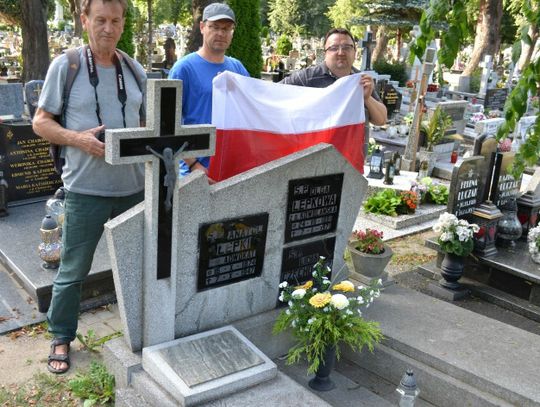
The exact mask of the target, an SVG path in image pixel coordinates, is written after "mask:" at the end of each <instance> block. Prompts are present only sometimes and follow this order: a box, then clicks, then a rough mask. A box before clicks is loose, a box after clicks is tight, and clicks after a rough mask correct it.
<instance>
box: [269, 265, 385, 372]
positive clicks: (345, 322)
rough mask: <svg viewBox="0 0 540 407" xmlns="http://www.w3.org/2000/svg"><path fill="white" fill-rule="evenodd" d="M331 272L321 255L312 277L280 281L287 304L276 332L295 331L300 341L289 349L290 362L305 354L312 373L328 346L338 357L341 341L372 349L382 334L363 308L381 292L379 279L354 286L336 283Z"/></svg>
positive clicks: (280, 297)
mask: <svg viewBox="0 0 540 407" xmlns="http://www.w3.org/2000/svg"><path fill="white" fill-rule="evenodd" d="M330 272H331V270H330V268H329V267H328V266H325V265H324V257H321V258H320V259H319V261H318V262H317V264H315V266H314V267H313V273H312V275H313V279H311V280H309V281H307V282H306V283H305V284H303V285H300V286H296V287H295V286H291V285H289V284H288V283H287V282H282V283H281V284H280V288H281V294H280V296H279V299H280V301H282V302H285V303H287V305H288V307H287V309H286V310H284V311H282V312H281V313H280V315H279V316H278V318H277V320H276V323H275V325H274V329H273V332H274V334H277V333H280V332H283V331H285V330H291V331H292V334H293V336H294V337H295V339H296V340H297V343H296V345H294V346H293V347H292V348H291V349H290V350H289V352H288V355H287V363H288V364H292V363H296V362H298V361H299V360H300V358H301V357H302V355H305V356H306V358H307V362H308V372H310V373H313V372H316V371H317V370H318V369H319V368H320V367H321V364H324V363H325V362H324V354H325V352H326V350H327V349H328V348H335V354H336V357H337V359H339V358H340V349H339V345H340V344H341V343H345V344H347V345H349V346H350V347H351V348H352V349H353V350H355V351H357V350H358V351H359V350H361V349H362V348H363V347H364V346H367V348H368V349H369V350H370V351H372V350H373V347H374V345H375V343H377V342H380V341H381V339H382V338H383V335H382V333H381V330H380V329H379V324H378V323H377V322H373V321H366V320H365V319H364V318H362V311H361V308H362V307H369V305H370V304H371V303H372V302H373V300H374V299H375V298H377V297H378V296H379V295H380V291H379V289H378V286H379V283H380V282H379V281H376V280H373V281H372V282H371V284H370V285H368V286H365V287H364V286H359V287H355V286H354V284H353V283H352V282H350V281H348V280H344V281H341V282H340V283H337V284H335V283H333V282H332V281H331V280H330V279H328V277H327V276H328V275H329V274H330Z"/></svg>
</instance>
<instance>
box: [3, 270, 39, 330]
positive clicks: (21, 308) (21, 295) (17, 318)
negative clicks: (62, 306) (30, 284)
mask: <svg viewBox="0 0 540 407" xmlns="http://www.w3.org/2000/svg"><path fill="white" fill-rule="evenodd" d="M45 319H46V318H45V314H41V313H40V312H38V310H37V305H36V303H35V302H34V301H32V300H31V299H29V296H28V293H26V292H25V291H24V290H23V289H22V288H21V286H20V285H19V284H18V283H17V282H16V281H14V280H13V279H12V278H11V277H10V276H9V274H8V272H7V271H6V270H4V269H3V267H2V266H1V265H0V335H3V334H5V333H7V332H10V331H14V330H16V329H20V328H22V327H24V326H27V325H33V324H37V323H39V322H43V321H45Z"/></svg>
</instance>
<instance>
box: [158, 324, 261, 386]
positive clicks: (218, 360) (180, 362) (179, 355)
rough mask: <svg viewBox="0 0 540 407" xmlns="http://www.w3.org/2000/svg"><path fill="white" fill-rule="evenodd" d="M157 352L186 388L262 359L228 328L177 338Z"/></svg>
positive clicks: (255, 364)
mask: <svg viewBox="0 0 540 407" xmlns="http://www.w3.org/2000/svg"><path fill="white" fill-rule="evenodd" d="M158 353H159V355H160V356H161V357H162V358H163V360H164V361H165V362H166V363H167V364H168V365H169V366H170V367H171V368H172V369H173V370H174V372H175V373H176V374H177V375H178V376H179V377H180V378H181V379H182V380H183V381H184V383H185V384H186V385H188V386H189V387H190V388H192V387H194V386H197V385H199V384H202V383H206V382H209V381H211V380H215V379H219V378H221V377H224V376H227V375H230V374H232V373H236V372H240V371H242V370H246V369H249V368H251V367H254V366H258V365H261V364H263V363H264V360H263V359H262V358H261V357H259V355H257V354H256V353H255V352H253V350H252V349H250V348H249V347H248V346H247V345H246V344H245V343H244V341H242V340H241V339H240V338H239V337H238V336H237V335H235V334H234V332H232V331H223V332H220V333H217V334H215V335H211V336H203V337H199V338H196V339H193V340H189V341H185V342H179V343H177V344H176V345H175V346H171V347H168V348H164V349H160V350H159V351H158Z"/></svg>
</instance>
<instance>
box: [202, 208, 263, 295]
mask: <svg viewBox="0 0 540 407" xmlns="http://www.w3.org/2000/svg"><path fill="white" fill-rule="evenodd" d="M267 231H268V213H261V214H257V215H251V216H245V217H241V218H234V219H228V220H223V221H219V222H212V223H205V224H203V225H201V226H200V227H199V253H200V254H199V277H198V285H197V288H198V290H199V291H200V290H204V289H208V288H213V287H218V286H222V285H226V284H231V283H235V282H238V281H242V280H246V279H248V278H253V277H258V276H260V275H261V273H262V269H263V263H264V250H265V247H266V234H267Z"/></svg>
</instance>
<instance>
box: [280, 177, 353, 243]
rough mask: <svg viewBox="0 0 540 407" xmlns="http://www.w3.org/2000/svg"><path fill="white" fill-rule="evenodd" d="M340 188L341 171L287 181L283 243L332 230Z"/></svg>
mask: <svg viewBox="0 0 540 407" xmlns="http://www.w3.org/2000/svg"><path fill="white" fill-rule="evenodd" d="M342 187H343V174H331V175H324V176H321V177H313V178H303V179H295V180H291V181H289V194H288V197H287V218H286V221H285V242H286V243H288V242H291V241H295V240H302V239H306V238H308V237H312V236H318V235H323V234H326V233H330V232H334V231H335V230H336V228H337V221H338V215H339V204H340V201H341V189H342Z"/></svg>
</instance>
